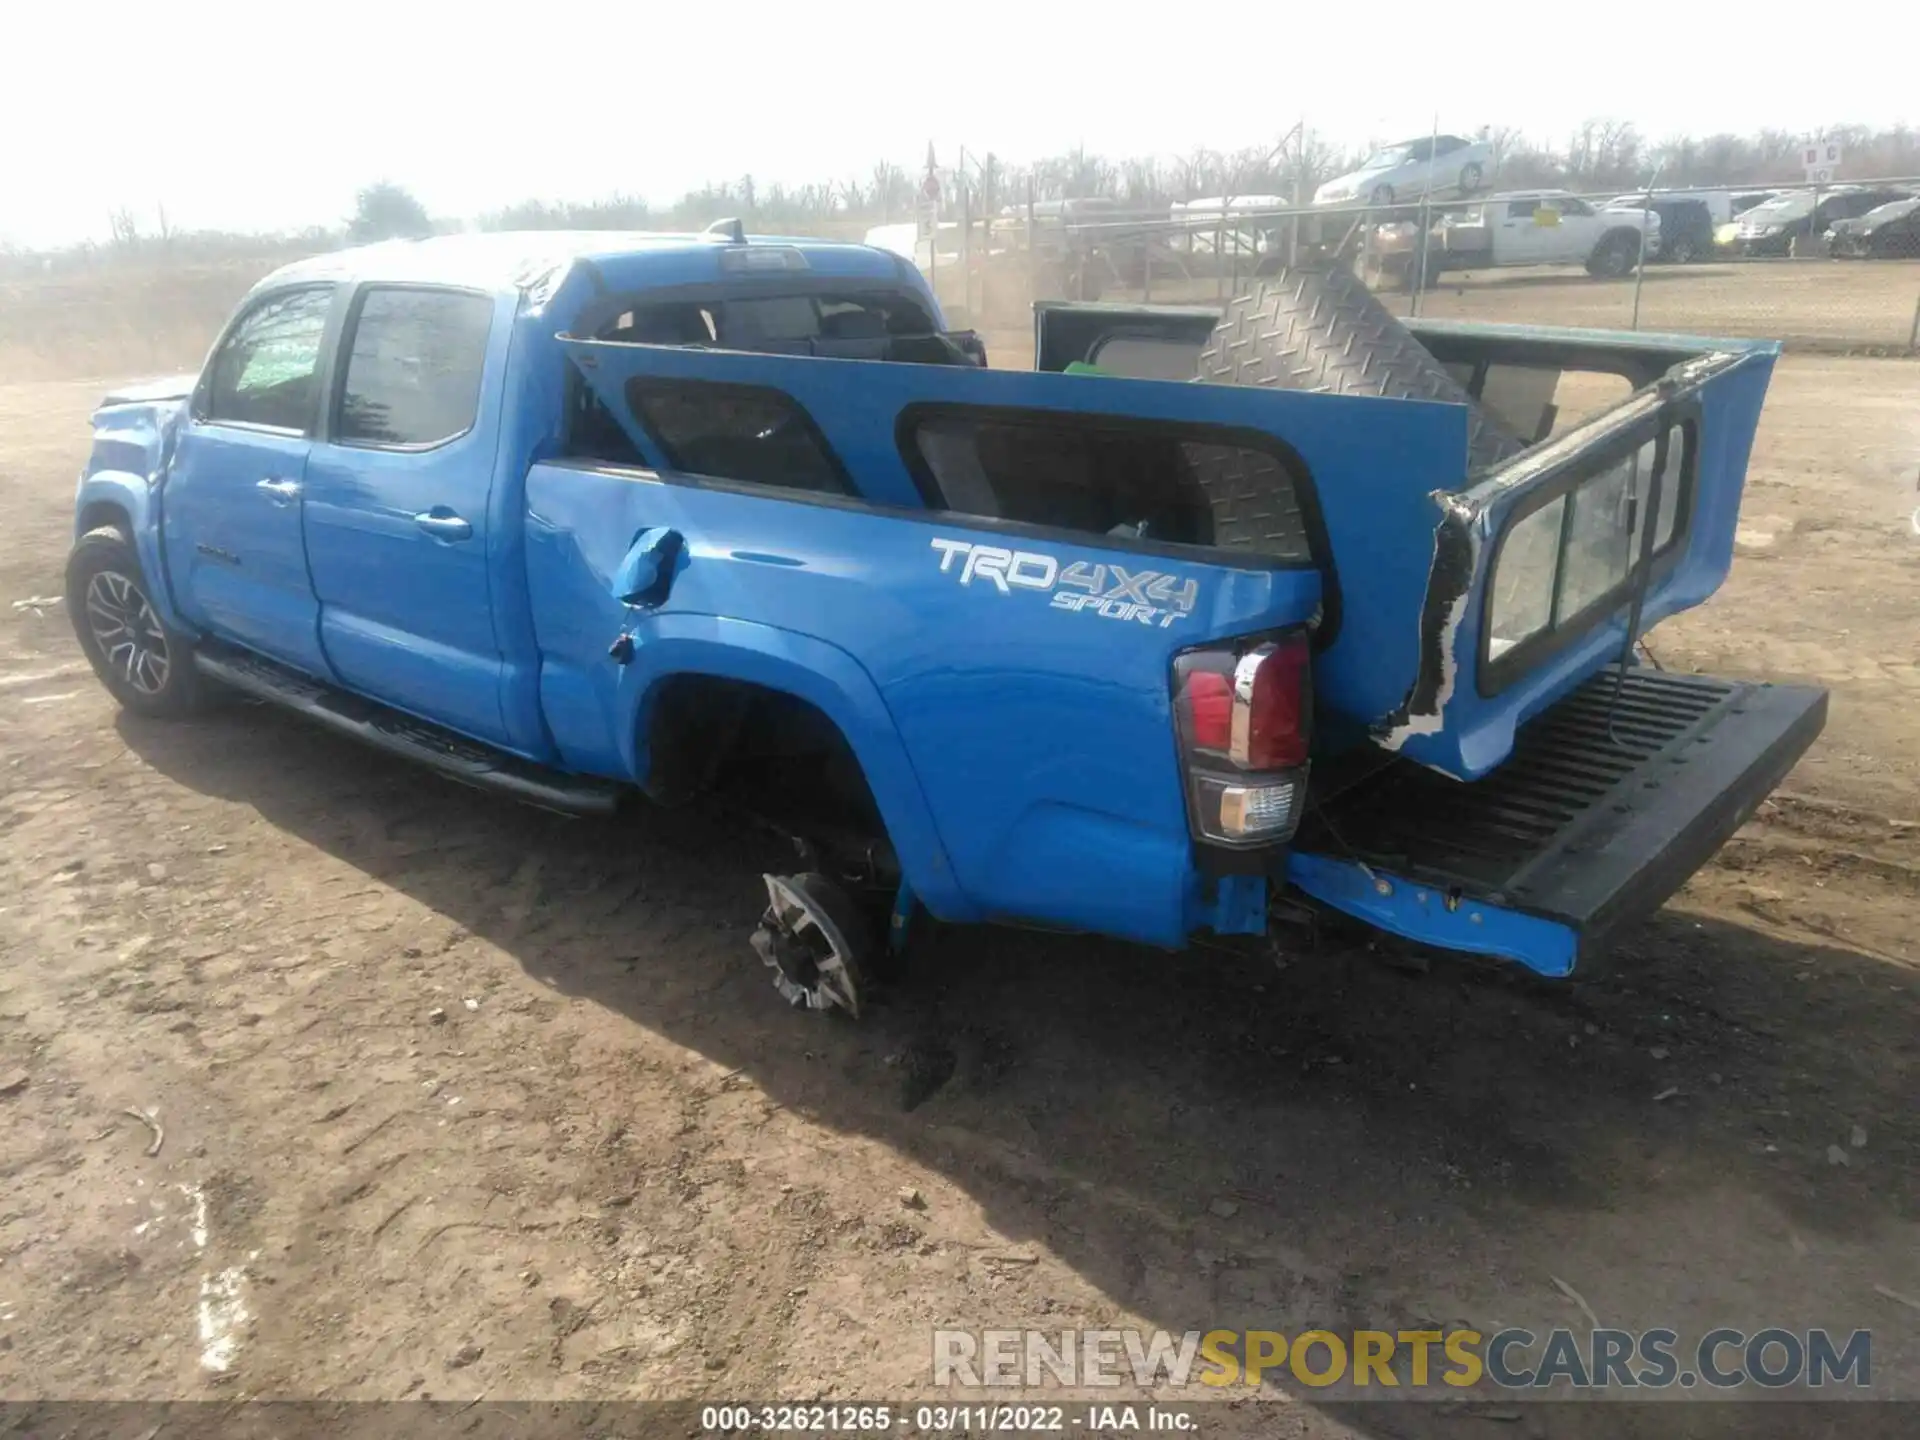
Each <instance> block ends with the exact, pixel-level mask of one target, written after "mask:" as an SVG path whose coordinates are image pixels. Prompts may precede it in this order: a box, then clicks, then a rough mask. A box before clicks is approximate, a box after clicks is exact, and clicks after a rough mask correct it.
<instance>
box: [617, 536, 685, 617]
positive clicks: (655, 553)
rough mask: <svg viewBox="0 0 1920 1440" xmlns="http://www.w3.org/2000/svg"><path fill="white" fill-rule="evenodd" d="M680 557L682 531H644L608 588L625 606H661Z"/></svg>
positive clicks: (635, 538)
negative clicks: (674, 567) (675, 562)
mask: <svg viewBox="0 0 1920 1440" xmlns="http://www.w3.org/2000/svg"><path fill="white" fill-rule="evenodd" d="M679 554H680V532H679V531H678V530H666V529H657V530H642V531H641V532H640V533H639V534H638V535H636V536H635V537H634V540H633V544H632V545H630V546H629V547H628V548H627V553H626V555H625V557H624V558H623V559H622V560H621V561H620V568H619V569H618V570H616V571H614V574H613V583H612V584H611V585H610V586H609V587H608V588H609V589H610V590H611V591H612V592H613V598H614V599H616V600H618V601H619V602H620V603H621V604H623V605H658V604H659V603H660V602H661V601H662V600H664V599H666V598H667V587H668V586H670V585H671V584H673V562H674V561H675V560H676V559H677V558H678V557H679Z"/></svg>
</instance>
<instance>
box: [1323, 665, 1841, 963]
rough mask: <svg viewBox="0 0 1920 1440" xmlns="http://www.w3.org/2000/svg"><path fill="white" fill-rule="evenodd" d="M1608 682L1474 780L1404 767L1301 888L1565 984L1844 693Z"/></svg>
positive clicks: (1731, 816) (1683, 870)
mask: <svg viewBox="0 0 1920 1440" xmlns="http://www.w3.org/2000/svg"><path fill="white" fill-rule="evenodd" d="M1617 673H1618V672H1617V671H1611V670H1610V671H1608V672H1606V673H1604V674H1602V675H1600V676H1598V677H1596V678H1595V679H1594V680H1592V681H1589V682H1588V683H1587V684H1586V685H1584V686H1583V687H1581V688H1580V689H1579V690H1577V691H1575V692H1574V693H1573V694H1572V695H1570V696H1568V697H1567V698H1566V699H1565V700H1562V701H1561V702H1560V703H1559V704H1558V705H1556V706H1554V707H1553V708H1552V709H1550V710H1548V711H1546V712H1545V713H1544V714H1542V715H1540V716H1538V717H1536V718H1535V719H1534V720H1532V721H1530V722H1528V724H1527V725H1526V726H1524V727H1523V728H1522V730H1521V732H1520V735H1519V738H1518V742H1517V744H1516V745H1515V749H1514V754H1513V756H1512V758H1511V759H1510V760H1509V761H1508V762H1507V763H1506V764H1505V765H1502V766H1501V767H1500V768H1499V769H1498V770H1496V771H1495V772H1494V773H1493V774H1492V775H1490V776H1488V777H1487V778H1486V779H1484V780H1481V781H1478V782H1474V783H1470V784H1461V783H1460V782H1458V781H1454V780H1451V779H1449V778H1447V777H1445V776H1441V775H1439V774H1436V773H1435V772H1433V771H1429V770H1424V769H1420V768H1419V767H1417V766H1413V765H1410V764H1408V763H1406V762H1404V761H1397V762H1395V763H1394V764H1392V765H1390V766H1388V767H1386V768H1385V769H1383V770H1381V771H1379V772H1378V773H1377V774H1376V775H1374V776H1373V777H1372V778H1370V779H1369V780H1368V781H1367V782H1365V783H1364V784H1362V785H1359V786H1357V787H1355V788H1354V789H1353V790H1351V791H1349V792H1347V793H1346V794H1343V795H1341V796H1339V797H1338V798H1337V799H1336V800H1335V801H1333V802H1332V804H1330V805H1329V806H1327V807H1325V808H1324V809H1322V810H1321V811H1319V812H1317V813H1316V815H1315V817H1314V820H1313V822H1311V825H1310V828H1309V829H1308V830H1307V831H1305V832H1303V834H1302V835H1301V836H1300V838H1299V839H1298V840H1297V841H1296V844H1295V850H1294V853H1293V854H1292V855H1291V856H1290V857H1289V861H1288V867H1287V878H1288V879H1289V880H1290V881H1291V882H1292V883H1293V884H1294V885H1296V886H1297V887H1299V888H1300V889H1301V890H1303V891H1305V892H1306V893H1307V894H1309V895H1311V896H1313V897H1314V898H1315V899H1317V900H1320V901H1321V902H1322V903H1324V904H1327V905H1331V906H1333V907H1335V908H1336V909H1340V910H1343V911H1345V912H1347V913H1349V914H1351V915H1354V916H1356V917H1357V918H1359V919H1362V920H1365V921H1367V922H1368V923H1370V924H1373V925H1375V926H1378V927H1379V928H1381V929H1384V930H1388V931H1391V932H1393V933H1395V934H1398V935H1402V936H1405V937H1407V938H1408V939H1412V940H1418V941H1422V942H1424V943H1427V944H1432V945H1438V946H1442V947H1445V948H1449V949H1458V950H1467V951H1472V952H1475V953H1480V954H1488V955H1497V956H1501V957H1504V958H1506V959H1510V960H1515V961H1517V962H1519V963H1520V964H1523V965H1526V966H1527V967H1528V968H1530V969H1533V970H1536V971H1538V972H1539V973H1541V974H1544V975H1566V974H1569V973H1571V972H1572V970H1573V969H1574V968H1575V967H1576V966H1577V965H1578V964H1580V963H1582V962H1584V961H1586V960H1588V959H1590V958H1591V957H1592V956H1593V955H1594V954H1596V953H1597V952H1599V951H1600V950H1602V949H1604V948H1605V946H1606V944H1607V943H1608V941H1609V940H1611V939H1612V938H1613V937H1614V936H1615V935H1616V934H1617V933H1618V932H1619V931H1620V930H1621V929H1622V928H1624V927H1626V926H1628V925H1630V924H1632V923H1633V922H1635V921H1637V920H1640V919H1643V918H1644V917H1646V916H1647V915H1650V914H1652V913H1653V912H1654V911H1655V910H1657V909H1659V908H1660V906H1661V905H1662V904H1663V903H1665V901H1666V900H1667V899H1668V897H1669V896H1671V895H1672V894H1673V893H1674V892H1675V891H1676V890H1678V889H1679V888H1680V887H1681V886H1682V885H1683V884H1685V883H1686V881H1687V879H1688V877H1689V876H1691V875H1692V874H1693V873H1694V872H1695V871H1696V870H1698V869H1699V868H1700V867H1701V866H1702V865H1704V864H1705V863H1706V862H1707V861H1708V860H1709V859H1710V858H1712V856H1713V854H1714V853H1715V852H1716V851H1717V850H1718V849H1719V848H1720V847H1721V846H1722V845H1723V844H1725V843H1726V841H1727V839H1728V838H1729V837H1730V836H1731V835H1732V834H1733V833H1734V831H1736V830H1738V829H1739V828H1740V826H1741V825H1743V824H1745V823H1746V821H1747V820H1748V819H1749V818H1750V817H1751V816H1752V815H1753V813H1754V811H1755V810H1756V809H1758V808H1759V806H1760V802H1761V801H1762V800H1764V799H1765V798H1766V797H1767V795H1768V794H1769V793H1771V792H1772V790H1773V789H1774V787H1775V786H1777V785H1778V784H1779V783H1780V782H1781V780H1782V779H1784V778H1785V777H1786V775H1787V773H1788V772H1789V771H1790V770H1791V769H1792V768H1793V766H1794V764H1795V763H1796V762H1797V761H1798V760H1799V759H1800V757H1801V756H1802V755H1803V754H1805V753H1806V751H1807V749H1808V747H1809V746H1811V745H1812V744H1813V742H1814V740H1815V738H1816V737H1818V735H1819V733H1820V731H1821V729H1822V727H1823V726H1824V725H1825V723H1826V715H1827V693H1826V691H1824V690H1820V689H1815V688H1813V687H1808V686H1790V685H1777V686H1776V685H1748V684H1741V683H1737V682H1730V681H1724V680H1715V679H1712V678H1710V677H1707V676H1698V675H1669V674H1663V673H1656V672H1652V671H1648V670H1642V669H1638V668H1634V669H1629V670H1628V672H1627V675H1626V679H1625V683H1624V685H1623V686H1622V688H1621V694H1620V698H1619V703H1618V706H1617V708H1616V707H1615V705H1614V699H1613V692H1614V677H1615V675H1616V674H1617Z"/></svg>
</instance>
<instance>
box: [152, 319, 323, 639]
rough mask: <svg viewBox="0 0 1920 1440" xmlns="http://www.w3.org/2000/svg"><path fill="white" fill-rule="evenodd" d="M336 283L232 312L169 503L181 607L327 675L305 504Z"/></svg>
mask: <svg viewBox="0 0 1920 1440" xmlns="http://www.w3.org/2000/svg"><path fill="white" fill-rule="evenodd" d="M335 289H336V287H334V286H331V285H310V286H303V287H298V288H294V289H287V290H278V291H274V292H272V293H270V294H267V295H263V296H261V297H260V298H259V299H257V300H256V301H254V302H253V303H252V304H251V305H249V306H248V307H247V308H246V309H245V310H244V311H242V312H241V314H240V315H239V316H238V317H237V318H236V319H235V321H234V322H233V324H232V325H231V326H230V327H229V328H228V330H227V333H226V335H225V337H224V338H223V339H222V340H221V342H220V344H219V346H218V347H217V348H216V350H215V352H214V356H213V360H212V361H211V363H210V364H209V365H208V366H207V373H206V374H205V375H204V376H202V377H201V381H200V385H199V387H198V389H197V390H196V392H195V394H194V398H193V401H192V404H191V406H190V407H189V414H188V417H187V419H186V420H185V421H184V422H183V424H182V426H181V429H180V435H179V439H178V441H177V443H176V447H175V450H174V456H173V460H172V463H171V465H170V466H169V468H168V472H167V481H166V490H165V492H164V500H163V510H162V531H163V543H164V548H165V554H166V557H167V570H168V574H169V576H170V578H171V582H172V585H173V588H174V599H175V603H176V604H177V605H178V606H179V608H180V612H181V613H182V614H183V615H185V616H186V617H187V618H188V619H189V620H191V621H193V622H194V623H195V624H197V625H200V626H203V627H204V628H205V629H206V630H208V631H209V632H211V633H213V634H215V635H218V636H222V637H224V638H226V639H229V640H234V641H237V642H239V643H240V644H242V645H246V646H248V647H250V648H252V649H254V650H258V651H260V652H262V653H263V654H267V655H271V656H273V657H274V658H275V659H278V660H282V661H284V662H286V663H287V664H289V665H293V666H296V667H298V668H299V669H301V670H304V671H307V672H308V673H309V674H312V675H317V676H323V677H324V676H325V675H326V674H327V662H326V657H325V655H324V654H323V653H322V652H321V649H320V641H319V630H318V624H317V621H318V606H317V604H316V603H315V600H314V594H313V585H312V582H311V580H310V579H309V577H308V574H307V559H306V551H305V549H304V548H303V546H302V542H301V511H302V492H303V489H304V486H305V482H306V472H307V458H308V452H309V450H310V449H311V446H312V440H311V438H310V437H311V436H312V434H313V430H314V425H315V421H316V418H317V416H318V412H319V399H320V390H321V359H322V356H323V355H324V353H325V350H326V338H327V335H328V333H329V328H330V326H331V325H332V324H334V323H336V322H335V315H334V311H335V300H336V295H335Z"/></svg>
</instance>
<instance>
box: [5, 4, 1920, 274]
mask: <svg viewBox="0 0 1920 1440" xmlns="http://www.w3.org/2000/svg"><path fill="white" fill-rule="evenodd" d="M1895 8H1896V9H1900V7H1898V6H1896V7H1895ZM9 9H10V10H11V11H12V13H10V14H9V15H8V17H7V21H6V35H7V40H8V42H9V43H8V47H7V48H8V51H9V52H10V53H9V54H7V55H6V56H5V59H4V62H3V65H0V69H3V71H4V73H3V76H0V241H12V242H14V243H19V244H30V245H39V244H49V243H58V242H63V241H67V240H73V239H79V238H84V237H97V236H101V235H103V234H104V233H105V231H106V227H107V216H108V214H109V212H111V211H112V210H114V209H115V208H118V207H121V206H125V207H127V208H128V209H130V210H132V211H133V212H134V213H135V214H136V216H138V217H139V218H140V220H141V221H142V223H143V224H150V223H151V220H152V216H153V213H154V210H155V207H156V206H158V205H164V206H165V207H166V210H167V214H168V216H169V218H170V220H171V222H172V223H173V224H174V225H175V226H177V227H180V228H185V229H195V228H222V229H295V228H299V227H301V226H304V225H308V224H315V223H323V224H331V223H337V222H338V221H339V220H340V219H341V218H342V217H343V216H345V215H346V214H347V213H348V212H349V211H350V209H351V208H352V204H353V195H354V191H355V190H356V189H357V188H358V187H359V186H361V185H364V184H366V183H368V182H369V181H372V180H375V179H380V178H387V179H392V180H395V181H398V182H400V183H402V184H404V185H407V186H409V187H410V188H412V189H413V190H414V191H415V192H416V193H418V194H419V195H420V197H421V198H422V200H424V201H425V203H426V205H427V207H428V209H429V210H431V211H432V212H433V213H434V214H436V215H445V216H471V215H473V214H475V213H477V212H480V211H483V210H487V209H490V208H495V207H497V206H499V205H502V204H504V203H507V202H510V201H513V200H517V199H523V198H527V197H540V198H544V199H560V198H567V199H592V198H596V197H601V196H606V195H610V194H613V193H615V192H622V191H624V192H627V193H630V194H639V195H643V196H645V197H646V198H648V199H650V200H655V201H661V202H669V201H671V200H673V199H675V198H677V197H678V196H679V195H680V194H681V192H683V191H685V190H687V189H689V188H692V187H695V186H697V185H699V184H701V183H702V182H704V181H706V180H709V179H722V178H732V177H737V176H739V175H741V174H743V173H746V172H751V173H752V174H753V175H754V177H755V179H756V180H757V181H759V182H760V183H762V184H765V183H767V182H768V181H772V180H784V181H788V182H800V181H805V180H810V179H820V178H830V177H845V176H849V175H855V174H861V175H864V174H865V173H866V172H867V171H869V170H870V169H871V167H872V164H873V162H874V161H875V160H878V159H883V158H884V159H892V160H895V161H898V162H900V163H902V164H905V165H908V166H909V167H917V166H918V165H919V164H920V163H921V162H922V160H923V159H924V156H925V154H926V148H927V143H928V141H929V140H932V141H933V142H934V144H935V145H936V147H937V151H938V154H939V157H940V159H941V160H942V162H943V163H944V162H947V161H949V160H951V158H952V156H953V153H954V151H955V150H956V149H957V147H959V146H960V145H965V146H966V147H967V148H968V149H969V151H973V152H980V151H987V150H993V151H996V152H998V153H999V154H1000V155H1001V156H1003V157H1005V158H1007V159H1009V160H1013V161H1020V160H1026V159H1031V158H1033V157H1035V156H1039V155H1045V154H1049V153H1055V152H1058V151H1060V150H1062V149H1064V148H1067V147H1069V146H1072V145H1074V144H1077V143H1084V144H1085V145H1086V146H1087V147H1088V148H1089V149H1092V150H1096V151H1100V152H1102V153H1105V154H1109V155H1116V156H1118V155H1132V154H1151V153H1160V154H1177V153H1181V152H1185V151H1189V150H1192V149H1194V148H1195V147H1197V146H1202V145H1204V146H1208V147H1211V148H1215V149H1223V150H1225V149H1235V148H1238V147H1240V146H1243V145H1251V144H1256V143H1260V142H1262V141H1265V142H1268V143H1271V142H1272V141H1273V140H1275V139H1277V138H1278V136H1279V135H1280V134H1281V133H1282V132H1283V131H1285V130H1286V129H1287V128H1288V127H1289V126H1291V125H1292V124H1293V123H1294V122H1295V121H1296V120H1298V119H1299V118H1300V117H1301V116H1302V115H1303V114H1304V115H1305V116H1306V117H1308V120H1309V122H1310V123H1311V124H1312V126H1313V127H1314V128H1315V129H1316V130H1317V131H1319V132H1321V133H1324V134H1325V135H1327V136H1328V137H1329V138H1331V139H1333V140H1335V141H1338V142H1341V143H1348V144H1358V143H1362V142H1365V141H1366V140H1369V139H1381V140H1384V139H1397V138H1402V137H1403V136H1405V135H1408V134H1424V133H1425V132H1426V130H1427V128H1428V126H1429V125H1431V124H1432V122H1433V118H1434V114H1435V112H1436V110H1437V111H1438V113H1439V120H1440V126H1441V128H1442V129H1447V130H1459V131H1463V132H1468V133H1470V132H1472V131H1473V130H1475V129H1477V128H1478V127H1479V126H1481V125H1483V124H1494V125H1516V126H1519V127H1520V128H1521V129H1523V130H1525V131H1526V132H1528V133H1529V134H1530V135H1538V136H1542V137H1546V138H1550V139H1553V140H1555V141H1558V140H1560V139H1562V138H1564V136H1565V135H1566V133H1567V132H1568V131H1569V130H1570V129H1571V128H1572V127H1573V126H1574V125H1576V124H1577V123H1578V122H1579V121H1581V120H1583V119H1586V118H1590V117H1595V116H1611V117H1618V118H1622V119H1628V120H1631V121H1633V122H1634V123H1635V124H1636V125H1638V126H1639V128H1640V129H1641V131H1642V132H1643V133H1644V134H1645V135H1647V136H1648V137H1649V138H1652V139H1658V138H1659V137H1661V136H1664V135H1668V134H1672V133H1675V132H1681V131H1692V132H1695V133H1706V132H1709V131H1715V130H1735V131H1743V132H1744V131H1751V130H1756V129H1759V128H1762V127H1773V128H1779V129H1786V130H1794V131H1802V130H1808V129H1811V128H1814V127H1817V126H1819V125H1822V124H1828V123H1835V122H1849V121H1852V122H1860V123H1865V124H1889V123H1893V122H1895V121H1899V120H1911V119H1920V116H1916V115H1915V114H1914V96H1915V86H1914V84H1913V76H1914V61H1913V56H1912V51H1911V47H1908V46H1903V45H1898V44H1891V43H1889V44H1883V45H1880V46H1878V47H1875V46H1871V45H1863V46H1848V47H1847V48H1845V49H1844V50H1841V49H1827V48H1825V47H1824V46H1823V45H1822V44H1821V43H1820V40H1819V36H1820V35H1821V34H1822V33H1823V29H1824V22H1822V21H1821V20H1819V19H1818V18H1817V17H1816V16H1815V15H1813V14H1812V13H1810V12H1809V13H1803V14H1794V15H1791V16H1789V15H1788V14H1787V12H1785V11H1782V10H1780V9H1779V8H1777V7H1765V6H1737V5H1705V6H1672V7H1666V6H1661V7H1646V6H1640V7H1635V6H1625V7H1620V6H1614V7H1611V8H1607V9H1605V10H1604V11H1602V10H1596V9H1594V8H1593V7H1591V6H1581V5H1569V4H1554V5H1539V4H1533V3H1519V0H1480V3H1479V4H1477V5H1471V6H1467V7H1465V8H1464V9H1460V10H1459V11H1458V13H1457V14H1452V15H1449V14H1445V13H1443V12H1442V11H1439V10H1436V9H1435V7H1434V6H1433V5H1432V3H1431V0H1427V3H1422V4H1406V5H1402V4H1399V3H1395V0H1374V3H1371V4H1367V5H1363V6H1358V7H1356V6H1354V5H1352V4H1351V3H1343V4H1337V5H1328V6H1325V7H1324V8H1319V7H1313V6H1303V5H1299V4H1291V5H1289V4H1281V3H1275V0H1265V3H1259V0H1247V3H1241V0H1210V3H1203V4H1175V3H1167V0H1127V3H1124V4H1122V3H1108V4H1099V3H1089V0H1073V3H1050V0H1026V3H1022V4H1003V3H999V0H891V3H887V4H864V3H860V4H855V3H839V4H835V3H827V4H820V3H804V0H786V3H776V4H762V3H754V0H675V3H672V4H664V5H663V4H654V3H648V0H550V3H546V4H529V3H525V0H467V3H461V4H453V3H443V4H431V5H430V4H425V3H419V0H378V3H367V0H281V3H273V0H253V3H247V4H231V3H226V0H158V3H152V0H146V3H140V4H132V3H122V0H40V3H33V0H14V3H13V5H12V6H10V7H9ZM1346 16H1361V17H1364V22H1365V23H1364V24H1362V25H1351V24H1348V23H1347V21H1346V20H1345V19H1344V18H1343V17H1346Z"/></svg>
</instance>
